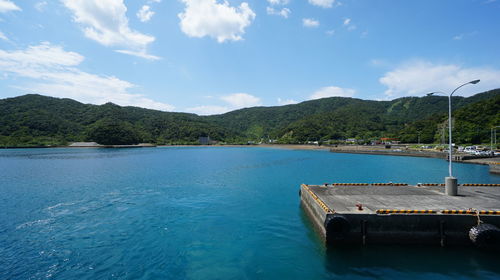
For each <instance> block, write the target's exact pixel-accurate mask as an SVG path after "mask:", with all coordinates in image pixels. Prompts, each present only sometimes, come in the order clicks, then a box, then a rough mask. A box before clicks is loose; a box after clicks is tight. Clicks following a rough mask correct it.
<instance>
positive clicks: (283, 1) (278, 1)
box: [267, 0, 290, 5]
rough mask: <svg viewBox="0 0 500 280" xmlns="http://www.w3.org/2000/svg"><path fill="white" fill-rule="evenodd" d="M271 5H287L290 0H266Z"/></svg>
mask: <svg viewBox="0 0 500 280" xmlns="http://www.w3.org/2000/svg"><path fill="white" fill-rule="evenodd" d="M267 2H269V4H271V5H288V3H290V0H267Z"/></svg>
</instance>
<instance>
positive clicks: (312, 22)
mask: <svg viewBox="0 0 500 280" xmlns="http://www.w3.org/2000/svg"><path fill="white" fill-rule="evenodd" d="M302 25H304V26H305V27H318V26H319V21H317V20H315V19H312V18H303V19H302Z"/></svg>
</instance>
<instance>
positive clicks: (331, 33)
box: [325, 29, 335, 36]
mask: <svg viewBox="0 0 500 280" xmlns="http://www.w3.org/2000/svg"><path fill="white" fill-rule="evenodd" d="M325 33H326V35H328V36H333V35H334V34H335V30H334V29H331V30H327V31H326V32H325Z"/></svg>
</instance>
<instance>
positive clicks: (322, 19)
mask: <svg viewBox="0 0 500 280" xmlns="http://www.w3.org/2000/svg"><path fill="white" fill-rule="evenodd" d="M499 15H500V0H441V1H435V0H418V1H417V0H413V1H410V0H408V1H401V0H369V1H367V0H225V1H224V0H45V1H42V0H22V1H21V0H0V98H6V97H14V96H19V95H23V94H27V93H39V94H43V95H50V96H56V97H68V98H73V99H76V100H78V101H81V102H84V103H93V104H103V103H106V102H113V103H116V104H120V105H133V106H140V107H146V108H152V109H159V110H165V111H179V112H193V113H197V114H203V115H207V114H217V113H223V112H227V111H229V110H234V109H237V108H243V107H251V106H261V105H262V106H276V105H283V104H290V103H297V102H301V101H305V100H310V99H316V98H324V97H330V96H346V97H355V98H362V99H372V100H388V99H394V98H398V97H403V96H422V95H424V94H426V93H428V92H430V91H444V92H450V91H451V90H453V89H454V88H455V87H457V86H458V85H460V84H462V83H464V82H468V81H470V80H474V79H481V83H479V84H477V85H470V86H467V87H464V88H463V89H461V90H460V91H459V92H458V94H460V95H464V96H468V95H471V94H474V93H477V92H481V91H485V90H490V89H494V88H499V87H500V16H499Z"/></svg>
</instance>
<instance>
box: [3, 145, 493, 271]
mask: <svg viewBox="0 0 500 280" xmlns="http://www.w3.org/2000/svg"><path fill="white" fill-rule="evenodd" d="M453 167H454V175H455V176H456V177H457V178H458V180H459V183H497V184H498V183H500V176H498V175H493V174H490V173H489V172H488V167H487V166H482V165H474V164H460V163H454V166H453ZM447 174H448V163H447V162H446V161H444V160H442V159H431V158H414V157H397V156H378V155H361V154H337V153H330V152H328V151H326V150H324V151H320V150H287V149H276V148H261V147H156V148H131V149H102V148H50V149H3V150H2V149H0V279H454V280H457V279H500V265H499V264H500V262H499V261H500V257H498V253H495V252H489V251H479V250H476V249H475V248H441V247H439V246H431V247H425V246H424V247H422V246H373V245H372V246H370V245H369V246H365V247H361V246H360V247H352V248H326V247H325V245H324V243H323V242H322V240H321V238H320V237H319V235H318V233H317V232H316V231H315V229H314V227H313V226H312V224H311V222H310V221H309V219H308V218H307V215H306V214H305V212H304V210H303V209H302V208H301V205H300V199H299V188H300V184H302V183H306V184H323V183H332V182H350V183H375V182H394V183H408V184H416V183H420V182H421V183H432V182H436V183H441V182H443V180H444V177H445V176H447ZM499 203H500V202H499Z"/></svg>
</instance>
